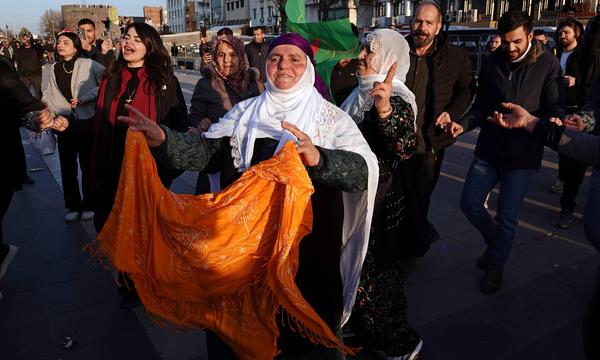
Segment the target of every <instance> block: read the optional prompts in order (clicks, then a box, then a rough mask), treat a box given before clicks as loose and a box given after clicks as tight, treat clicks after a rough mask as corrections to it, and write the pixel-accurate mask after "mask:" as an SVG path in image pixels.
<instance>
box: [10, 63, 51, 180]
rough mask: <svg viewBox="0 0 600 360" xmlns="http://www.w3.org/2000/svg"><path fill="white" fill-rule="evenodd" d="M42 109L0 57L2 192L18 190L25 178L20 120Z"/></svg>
mask: <svg viewBox="0 0 600 360" xmlns="http://www.w3.org/2000/svg"><path fill="white" fill-rule="evenodd" d="M43 108H44V105H43V104H42V102H41V101H39V100H38V99H37V98H35V97H33V96H31V93H30V92H29V90H27V89H26V88H25V85H23V83H22V82H21V81H20V80H19V78H18V77H17V74H16V72H15V70H14V69H13V68H12V65H11V64H10V62H9V61H7V60H6V59H5V58H3V57H0V114H1V115H0V117H1V118H2V123H3V124H4V130H3V136H2V140H1V141H0V153H1V154H4V160H3V161H2V176H1V177H0V179H1V180H0V186H1V187H2V189H3V190H8V191H15V190H20V189H21V186H22V183H23V178H24V176H25V153H24V152H23V144H22V143H21V133H20V132H19V127H20V126H21V124H22V121H21V118H22V117H23V116H24V115H25V114H27V113H28V112H31V111H37V110H41V109H43Z"/></svg>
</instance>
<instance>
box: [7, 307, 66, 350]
mask: <svg viewBox="0 0 600 360" xmlns="http://www.w3.org/2000/svg"><path fill="white" fill-rule="evenodd" d="M0 307H4V305H3V304H2V305H0ZM0 318H2V321H0V334H3V336H0V348H2V354H1V358H2V359H6V360H38V359H40V360H41V359H47V358H51V359H58V345H57V344H56V343H54V341H53V339H54V333H53V326H52V321H51V320H50V318H47V317H45V318H38V319H35V320H32V319H30V318H16V319H10V320H9V319H6V318H5V317H3V316H2V317H0Z"/></svg>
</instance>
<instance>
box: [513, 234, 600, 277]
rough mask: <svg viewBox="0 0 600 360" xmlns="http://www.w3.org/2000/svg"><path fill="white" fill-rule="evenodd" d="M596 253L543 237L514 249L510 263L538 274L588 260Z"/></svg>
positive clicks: (553, 238)
mask: <svg viewBox="0 0 600 360" xmlns="http://www.w3.org/2000/svg"><path fill="white" fill-rule="evenodd" d="M595 254H596V252H595V251H593V250H591V249H588V248H585V247H581V246H578V245H575V244H573V243H570V242H566V241H563V240H560V239H557V238H555V237H541V238H538V239H532V240H530V241H527V242H523V243H521V244H519V245H518V246H515V247H513V249H512V252H511V254H510V258H509V262H510V263H511V264H517V265H519V266H521V267H524V268H526V269H528V270H529V271H532V272H535V273H537V274H546V273H548V272H551V271H553V270H554V269H555V268H557V267H561V266H562V267H564V266H568V265H569V264H571V263H574V262H577V261H580V260H583V259H586V258H588V257H591V256H593V255H595Z"/></svg>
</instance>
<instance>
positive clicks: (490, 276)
mask: <svg viewBox="0 0 600 360" xmlns="http://www.w3.org/2000/svg"><path fill="white" fill-rule="evenodd" d="M502 275H503V270H502V268H501V267H500V266H498V265H496V264H492V263H488V264H487V270H486V271H485V274H484V275H483V280H482V281H481V292H482V293H484V294H493V293H495V292H496V291H498V290H500V286H502Z"/></svg>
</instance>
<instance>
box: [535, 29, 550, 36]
mask: <svg viewBox="0 0 600 360" xmlns="http://www.w3.org/2000/svg"><path fill="white" fill-rule="evenodd" d="M540 35H544V36H546V35H547V34H546V30H544V29H536V30H533V36H540Z"/></svg>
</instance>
